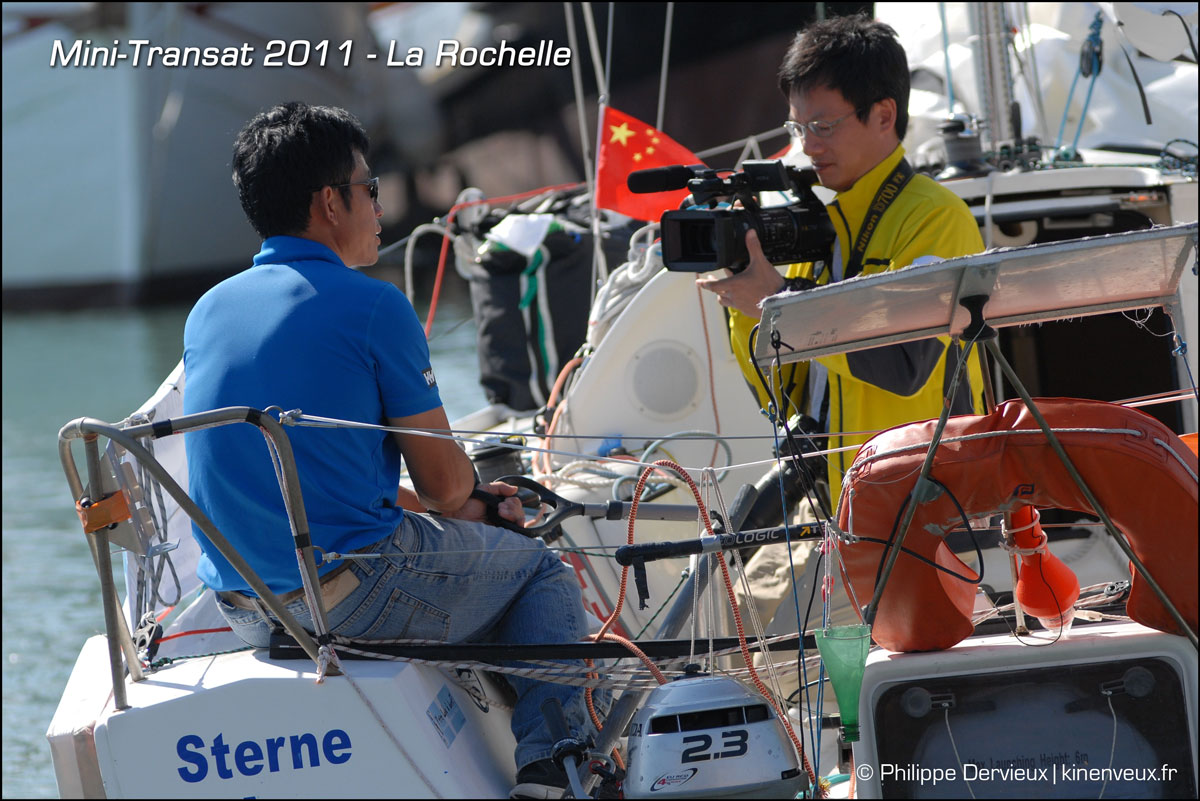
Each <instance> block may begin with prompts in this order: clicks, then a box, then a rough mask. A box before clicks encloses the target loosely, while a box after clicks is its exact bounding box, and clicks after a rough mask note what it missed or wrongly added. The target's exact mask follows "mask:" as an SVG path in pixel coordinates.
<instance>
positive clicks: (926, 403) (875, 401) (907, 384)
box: [729, 146, 983, 499]
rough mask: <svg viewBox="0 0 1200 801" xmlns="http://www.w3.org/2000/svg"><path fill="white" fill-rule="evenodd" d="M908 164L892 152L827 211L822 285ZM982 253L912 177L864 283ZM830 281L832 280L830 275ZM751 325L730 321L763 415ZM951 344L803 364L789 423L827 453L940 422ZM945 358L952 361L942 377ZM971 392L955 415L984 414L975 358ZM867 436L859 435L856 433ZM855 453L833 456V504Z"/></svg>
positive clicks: (788, 383) (871, 256)
mask: <svg viewBox="0 0 1200 801" xmlns="http://www.w3.org/2000/svg"><path fill="white" fill-rule="evenodd" d="M903 157H904V148H903V147H901V146H897V147H896V149H895V150H894V151H893V152H892V154H891V155H890V156H888V157H887V158H886V159H884V160H883V161H882V162H880V163H879V164H877V165H876V166H875V167H874V168H873V169H872V170H871V171H870V172H868V173H867V174H866V175H864V176H863V177H862V178H860V179H859V180H858V181H857V182H856V183H855V184H854V186H852V187H851V188H850V189H849V190H847V191H845V192H841V193H839V194H838V195H837V197H836V198H835V199H834V201H833V202H832V203H830V204H829V207H828V208H829V216H830V219H832V221H833V227H834V229H835V230H836V231H837V242H838V248H839V250H840V254H839V250H835V251H834V261H835V262H838V261H839V260H840V264H839V265H838V268H837V269H836V271H833V270H830V269H829V268H828V267H826V268H825V269H823V270H822V271H821V273H820V274H819V275H817V276H815V280H816V282H817V283H818V284H827V283H829V282H830V280H831V277H832V278H833V279H834V280H841V278H842V277H843V276H842V271H843V269H844V267H845V264H846V261H847V260H848V259H849V255H850V252H851V248H852V247H853V244H854V237H855V236H856V235H857V234H858V230H859V228H860V227H861V226H862V224H863V221H864V219H865V218H866V216H867V210H868V207H869V206H870V204H871V202H872V200H874V197H875V192H876V190H878V188H879V186H880V184H881V183H882V182H883V180H884V179H885V178H886V177H887V175H888V174H889V172H890V171H892V170H894V169H895V168H896V166H897V165H899V163H900V160H901V159H902V158H903ZM982 250H983V240H982V239H981V238H980V236H979V227H978V225H977V224H976V223H975V218H974V217H973V216H972V215H971V212H970V211H969V210H968V209H967V206H966V204H965V203H963V201H962V200H961V199H960V198H959V197H958V196H957V195H955V194H954V193H953V192H951V191H950V190H948V189H946V188H945V187H943V186H941V185H940V184H938V183H937V182H936V181H934V180H932V179H931V178H929V177H927V176H925V175H914V176H913V177H912V179H911V180H909V182H908V184H907V185H905V187H904V189H903V190H902V191H901V192H900V194H899V195H897V196H896V198H895V199H894V200H893V201H892V204H891V206H890V207H889V208H888V209H887V211H886V212H885V213H884V215H883V217H882V218H881V219H880V221H879V227H878V228H877V230H876V231H875V233H874V235H873V236H872V237H871V241H870V244H869V245H868V246H867V250H866V253H865V254H864V257H863V268H862V274H863V275H871V274H874V273H881V272H885V271H887V270H898V269H900V268H901V267H907V266H908V265H910V264H912V263H913V262H914V261H915V260H917V259H919V258H921V257H923V256H936V257H938V258H942V259H950V258H954V257H956V256H967V255H970V254H972V253H979V252H980V251H982ZM813 271H814V270H813V264H812V263H805V264H793V265H790V266H789V267H788V269H787V272H786V275H787V277H789V278H792V277H798V276H803V277H806V278H814V275H813ZM833 272H836V275H835V276H831V273H833ZM757 323H758V320H757V319H754V318H750V317H747V316H746V315H744V314H741V313H740V312H738V311H736V310H731V311H730V315H729V334H730V345H731V347H732V348H733V351H734V353H735V354H736V355H737V357H738V361H739V363H740V364H741V367H742V372H743V373H744V374H745V376H746V380H747V382H748V383H749V384H750V386H751V388H752V389H753V390H754V391H755V392H756V393H757V394H758V399H759V403H760V404H762V405H763V407H764V408H765V407H766V403H767V395H766V392H765V391H764V390H763V389H762V386H761V384H760V382H759V380H758V377H757V375H756V374H755V370H754V366H753V364H752V363H751V358H750V355H749V350H748V342H749V335H750V331H751V329H752V328H753V327H754V326H755V325H756V324H757ZM950 344H951V343H950V340H949V338H948V337H939V338H937V339H930V340H925V341H924V342H911V343H906V344H904V345H888V346H883V347H879V348H873V349H870V350H865V351H857V352H855V353H849V354H837V355H834V356H822V357H819V358H817V359H815V360H814V362H815V363H816V364H817V365H819V367H814V366H813V365H812V364H810V363H809V362H799V363H794V364H791V365H785V366H784V367H783V368H782V370H780V373H781V375H779V376H778V377H777V380H779V381H781V382H782V383H781V384H778V386H781V387H782V388H783V389H784V390H785V391H786V393H787V395H788V398H789V400H790V401H791V403H792V409H791V413H795V412H796V411H800V412H804V413H806V414H808V415H810V416H811V417H813V418H814V419H816V420H818V421H820V422H822V423H824V424H825V425H827V426H828V428H827V430H828V432H829V433H830V434H834V435H835V436H832V437H830V438H829V441H828V442H829V444H828V446H827V447H829V448H840V447H843V446H846V445H856V444H861V443H863V442H866V441H867V440H868V439H870V437H871V434H872V433H873V432H875V431H881V430H883V429H886V428H891V427H892V426H896V425H900V424H902V423H910V422H913V421H915V420H927V419H930V418H934V417H937V416H938V415H939V414H940V413H941V410H942V403H943V401H942V398H943V393H944V387H943V382H946V383H948V382H949V379H950V376H951V375H952V374H953V371H954V366H955V365H956V364H957V358H958V351H957V350H954V349H949V346H950ZM947 353H952V354H953V356H952V359H951V363H950V366H949V367H950V369H949V370H947ZM967 377H968V378H969V381H970V386H969V388H964V387H962V386H960V389H959V392H958V393H957V394H956V396H955V399H954V402H953V404H952V407H951V413H953V414H970V413H979V412H982V411H983V393H982V388H983V375H982V372H981V369H980V362H979V356H978V353H977V352H973V353H972V356H971V360H970V363H969V364H968V365H967ZM858 432H864V433H858ZM854 453H855V452H854V451H853V450H849V451H842V452H839V453H833V454H830V455H829V491H830V497H831V498H834V499H836V498H838V497H839V495H840V494H841V484H842V481H841V479H842V475H843V474H844V473H845V472H846V470H847V469H848V468H849V467H850V464H851V463H852V462H853V460H854Z"/></svg>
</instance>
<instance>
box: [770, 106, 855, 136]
mask: <svg viewBox="0 0 1200 801" xmlns="http://www.w3.org/2000/svg"><path fill="white" fill-rule="evenodd" d="M857 113H858V109H854V110H853V111H847V112H846V113H845V114H843V115H842V116H840V117H838V118H837V119H836V120H834V121H833V122H825V121H823V120H813V121H812V122H804V123H800V122H796V121H795V120H784V122H783V127H784V128H786V129H787V132H788V134H789V135H790V136H798V137H800V138H801V139H803V138H804V136H805V132H806V131H811V132H812V133H814V134H816V135H817V136H819V137H820V138H822V139H825V138H827V137H829V136H832V135H833V129H834V128H836V127H837V125H838V123H840V122H841V121H842V120H844V119H846V118H847V117H849V116H850V115H851V114H857Z"/></svg>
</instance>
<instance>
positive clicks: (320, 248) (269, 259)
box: [254, 236, 346, 267]
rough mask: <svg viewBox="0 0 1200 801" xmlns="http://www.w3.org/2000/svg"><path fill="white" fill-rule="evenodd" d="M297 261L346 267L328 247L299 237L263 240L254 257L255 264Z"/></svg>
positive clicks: (278, 237)
mask: <svg viewBox="0 0 1200 801" xmlns="http://www.w3.org/2000/svg"><path fill="white" fill-rule="evenodd" d="M297 261H325V262H330V263H331V264H335V265H337V266H338V267H345V266H346V265H345V263H344V262H343V261H342V260H341V258H340V257H338V255H337V254H336V253H334V252H333V251H332V250H330V249H329V247H327V246H326V245H323V244H321V243H320V242H317V241H315V240H312V239H305V238H304V237H299V236H272V237H268V238H267V239H264V240H263V243H262V249H261V250H259V251H258V253H256V254H255V255H254V264H255V265H256V266H257V265H259V264H286V263H291V262H297Z"/></svg>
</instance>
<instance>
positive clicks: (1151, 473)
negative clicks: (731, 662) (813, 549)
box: [838, 398, 1197, 651]
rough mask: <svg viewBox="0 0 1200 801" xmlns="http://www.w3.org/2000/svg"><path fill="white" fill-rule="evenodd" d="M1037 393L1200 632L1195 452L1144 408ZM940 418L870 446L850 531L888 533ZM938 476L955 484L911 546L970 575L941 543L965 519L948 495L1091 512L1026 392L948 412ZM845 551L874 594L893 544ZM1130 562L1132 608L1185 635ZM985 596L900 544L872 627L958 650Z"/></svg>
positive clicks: (918, 523) (1089, 479)
mask: <svg viewBox="0 0 1200 801" xmlns="http://www.w3.org/2000/svg"><path fill="white" fill-rule="evenodd" d="M1035 403H1036V404H1037V408H1038V409H1039V410H1040V411H1041V413H1042V414H1043V416H1044V417H1045V419H1046V421H1047V422H1048V424H1049V426H1050V428H1051V429H1052V430H1053V431H1054V433H1055V435H1056V436H1057V437H1058V439H1059V441H1060V442H1061V443H1062V445H1063V447H1064V449H1065V450H1066V452H1067V454H1068V456H1069V457H1070V458H1071V461H1072V462H1073V463H1074V465H1075V467H1076V468H1077V469H1078V471H1079V473H1080V474H1081V475H1082V477H1083V479H1084V481H1085V482H1086V484H1087V485H1088V487H1089V488H1090V489H1091V491H1092V493H1093V494H1094V496H1095V497H1096V499H1097V500H1098V501H1099V503H1100V505H1101V506H1102V507H1103V508H1104V510H1105V512H1106V513H1107V514H1108V515H1109V517H1110V518H1111V520H1112V521H1113V524H1114V525H1115V526H1116V527H1117V528H1118V529H1119V530H1120V531H1121V532H1123V533H1124V535H1125V536H1126V537H1127V538H1128V541H1129V543H1130V545H1131V547H1132V550H1133V552H1134V554H1136V555H1137V557H1138V558H1139V559H1140V560H1141V561H1142V563H1143V564H1144V565H1145V567H1146V570H1147V571H1148V572H1149V573H1150V575H1151V576H1153V577H1154V579H1155V581H1157V582H1158V583H1159V585H1160V586H1161V587H1162V588H1163V590H1164V591H1165V593H1166V595H1167V597H1168V598H1170V599H1171V601H1172V602H1173V603H1174V604H1175V605H1176V607H1177V609H1178V610H1179V612H1180V613H1181V614H1182V615H1183V618H1184V619H1185V620H1186V621H1187V622H1188V625H1189V626H1190V627H1191V629H1192V630H1193V631H1195V630H1196V627H1197V580H1196V567H1197V557H1196V542H1197V483H1196V474H1197V459H1196V454H1195V453H1194V452H1193V451H1192V450H1191V449H1189V448H1188V446H1187V445H1186V444H1184V442H1183V440H1181V439H1180V437H1179V436H1178V435H1176V434H1175V433H1174V432H1172V431H1171V430H1170V429H1169V428H1167V427H1166V426H1165V425H1163V424H1162V423H1160V422H1159V421H1158V420H1156V419H1154V418H1153V417H1150V416H1149V415H1147V414H1144V413H1142V412H1139V411H1137V410H1136V409H1128V408H1125V407H1122V406H1117V405H1114V404H1110V403H1104V402H1101V401H1089V400H1077V399H1066V398H1046V399H1038V400H1035ZM936 425H937V421H936V420H930V421H926V422H922V423H912V424H908V425H903V426H897V427H895V428H892V429H889V430H887V431H884V432H882V433H880V434H878V435H876V436H875V437H874V438H872V439H871V440H869V441H868V442H866V443H864V445H863V446H862V448H860V449H859V452H858V455H857V456H856V457H855V460H854V463H853V464H852V465H851V467H850V470H849V471H848V472H847V474H846V480H845V482H844V484H843V487H842V495H841V498H840V500H839V503H838V525H839V526H841V528H842V530H843V531H849V532H851V533H852V534H854V535H856V536H859V537H870V538H872V539H877V540H880V541H887V540H888V538H889V536H890V535H891V533H892V529H893V527H894V526H896V525H897V515H898V513H899V511H900V509H901V507H902V506H903V504H904V502H905V499H906V498H907V496H908V495H909V493H910V491H911V490H912V489H913V487H914V485H915V483H916V479H917V475H918V473H919V471H920V468H921V464H922V462H923V461H924V459H925V455H926V452H927V450H928V447H929V443H930V441H931V440H932V436H933V432H934V429H935V428H936ZM930 475H931V476H932V477H933V478H935V479H937V480H938V481H940V482H941V483H942V484H944V485H945V487H946V488H947V490H949V493H946V492H942V493H941V494H940V495H938V497H936V498H934V499H933V500H931V501H929V502H926V503H922V504H919V505H918V507H917V510H916V513H915V516H914V517H913V520H912V523H911V525H910V526H909V529H908V535H907V536H906V537H905V539H904V548H905V549H908V550H911V551H914V552H916V553H919V554H921V555H922V556H924V557H925V558H927V559H930V560H932V561H935V562H936V563H937V564H939V565H941V566H942V567H944V568H946V569H948V570H950V571H952V572H953V573H956V574H958V575H959V576H967V577H970V576H974V575H976V574H975V573H974V571H973V569H972V568H970V567H968V566H967V565H965V564H964V563H963V562H962V560H960V559H959V558H958V557H957V556H955V555H954V553H952V552H951V551H950V549H949V548H948V547H947V546H946V544H945V542H944V539H943V538H944V536H945V534H946V533H947V532H949V531H950V530H951V529H953V528H955V527H957V526H960V525H961V522H962V517H961V515H960V514H959V512H958V510H957V508H956V507H955V505H954V502H953V500H952V499H951V497H950V495H951V494H952V495H953V496H954V498H956V499H957V500H958V502H959V504H961V505H962V507H963V509H964V510H965V512H966V513H967V515H968V516H971V517H975V516H983V515H988V514H992V513H997V512H1003V511H1006V510H1012V509H1015V508H1017V507H1018V506H1020V505H1024V504H1033V505H1035V506H1037V507H1041V508H1057V509H1068V510H1073V511H1076V512H1081V513H1084V514H1094V511H1093V510H1092V508H1091V507H1090V505H1089V504H1088V502H1087V500H1086V499H1085V496H1084V495H1083V493H1082V492H1081V490H1080V488H1079V486H1078V485H1077V484H1076V483H1075V481H1074V480H1073V479H1072V478H1071V476H1070V475H1069V473H1068V472H1067V470H1066V468H1065V467H1064V466H1063V464H1062V462H1061V460H1060V459H1059V458H1058V456H1057V455H1056V454H1055V452H1054V451H1053V450H1052V448H1051V446H1050V444H1049V442H1048V441H1047V440H1046V437H1045V435H1044V434H1043V433H1042V431H1041V429H1040V428H1039V427H1038V424H1037V422H1036V421H1035V420H1034V418H1033V416H1032V415H1031V414H1030V413H1029V410H1028V409H1027V408H1026V407H1025V404H1024V403H1023V402H1021V401H1008V402H1006V403H1002V404H1000V406H999V407H997V409H996V410H995V411H994V412H992V413H991V414H987V415H967V416H962V417H953V418H950V420H949V421H948V422H947V425H946V428H945V431H944V432H943V436H942V440H941V444H940V445H939V447H938V449H937V453H936V454H935V457H934V461H933V465H932V468H931V472H930ZM898 536H899V534H898V533H897V537H898ZM842 556H843V560H844V562H845V566H846V575H847V577H848V579H849V581H850V582H852V584H853V586H854V589H855V592H856V594H857V597H858V599H859V601H860V602H861V603H863V604H866V602H867V599H869V598H870V597H871V595H872V594H873V593H874V590H875V580H876V575H877V571H878V569H879V563H880V561H881V560H882V559H885V558H886V556H887V549H885V547H884V546H883V545H882V544H881V543H878V542H865V541H859V542H856V543H854V544H852V545H848V546H843V547H842ZM1130 572H1131V573H1133V581H1132V586H1131V590H1130V595H1129V601H1128V604H1127V612H1128V614H1129V616H1130V617H1131V618H1133V619H1134V620H1135V621H1137V622H1138V623H1141V624H1142V625H1145V626H1149V627H1151V628H1154V629H1157V630H1159V631H1165V632H1171V633H1175V634H1182V633H1183V632H1182V630H1180V628H1179V626H1178V624H1177V622H1176V621H1175V619H1174V618H1172V617H1171V616H1170V614H1169V613H1168V611H1167V610H1166V608H1165V607H1164V606H1163V604H1162V603H1161V602H1160V601H1159V599H1158V598H1157V596H1156V595H1155V594H1154V591H1153V590H1152V589H1151V588H1150V586H1149V585H1148V584H1147V583H1146V581H1145V579H1144V578H1143V577H1142V576H1140V575H1138V574H1137V572H1136V571H1135V570H1134V569H1133V567H1132V565H1131V567H1130ZM975 594H976V588H975V586H974V585H973V584H971V583H969V582H967V581H963V580H962V579H960V578H955V577H954V576H951V575H949V574H947V573H946V572H943V571H940V570H937V569H935V568H934V567H932V566H931V565H929V564H926V563H924V562H921V561H920V560H918V559H915V558H913V557H912V556H910V555H908V554H906V553H901V554H900V556H899V558H898V559H897V561H896V565H895V568H894V571H893V573H892V575H891V578H890V579H889V581H888V583H887V586H886V588H885V590H884V593H883V596H882V598H881V599H880V603H879V608H878V612H877V615H876V618H875V621H874V627H873V630H872V637H873V639H874V640H875V642H877V643H878V644H879V645H881V646H883V647H884V648H887V649H889V650H891V651H935V650H941V649H945V648H949V647H951V646H953V645H955V644H956V643H958V642H960V641H962V640H963V639H964V638H966V637H967V636H968V635H970V634H971V632H972V630H973V626H972V624H971V615H972V611H973V605H974V599H975Z"/></svg>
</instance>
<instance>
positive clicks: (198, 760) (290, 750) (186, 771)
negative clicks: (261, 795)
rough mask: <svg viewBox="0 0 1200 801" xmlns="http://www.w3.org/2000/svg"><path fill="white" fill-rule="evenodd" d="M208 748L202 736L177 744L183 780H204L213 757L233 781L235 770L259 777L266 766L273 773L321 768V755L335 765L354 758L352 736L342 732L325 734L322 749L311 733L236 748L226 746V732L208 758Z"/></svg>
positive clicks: (214, 743) (210, 748)
mask: <svg viewBox="0 0 1200 801" xmlns="http://www.w3.org/2000/svg"><path fill="white" fill-rule="evenodd" d="M206 745H207V744H206V743H205V741H204V738H203V737H201V736H200V735H198V734H185V735H184V736H182V737H180V738H179V741H178V742H177V743H176V745H175V752H176V753H177V754H178V755H179V758H180V759H182V760H183V761H184V763H186V764H185V765H184V766H183V767H181V768H179V769H178V771H179V776H180V778H182V779H183V780H184V781H185V782H191V783H195V782H202V781H204V779H205V777H207V776H208V768H209V759H210V757H211V760H212V765H213V766H214V767H215V768H216V772H217V776H218V777H219V778H222V779H232V778H233V776H234V769H236V770H237V772H238V773H240V774H242V775H243V776H256V775H258V774H259V773H262V771H263V768H264V767H265V768H266V769H267V770H268V771H270V772H271V773H278V772H279V771H280V770H281V769H282V768H286V767H287V766H288V765H289V764H290V765H291V768H292V769H293V770H300V769H301V768H318V767H320V766H321V755H324V757H325V761H326V762H328V763H329V764H331V765H341V764H344V763H346V762H349V761H350V757H351V756H352V754H351V752H350V735H349V734H347V733H346V732H345V731H343V730H342V729H330V730H329V731H327V732H325V735H324V737H322V738H321V743H320V747H319V748H318V745H317V735H315V734H312V733H308V732H305V733H303V734H293V735H291V736H290V737H268V738H267V739H265V740H263V741H262V742H259V741H257V740H244V741H242V742H240V743H238V744H237V745H236V746H229V745H226V744H225V735H224V733H218V734H217V736H216V737H214V738H213V740H212V745H211V746H208V756H206V755H205V751H204V749H205V746H206ZM230 752H232V753H233V765H232V767H231V766H230V762H229V759H228V757H229V754H230ZM281 752H282V755H283V756H282V758H281V756H280V755H281ZM289 755H290V760H289V759H288V757H289ZM264 759H265V760H266V764H265V765H264V764H263V760H264Z"/></svg>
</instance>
